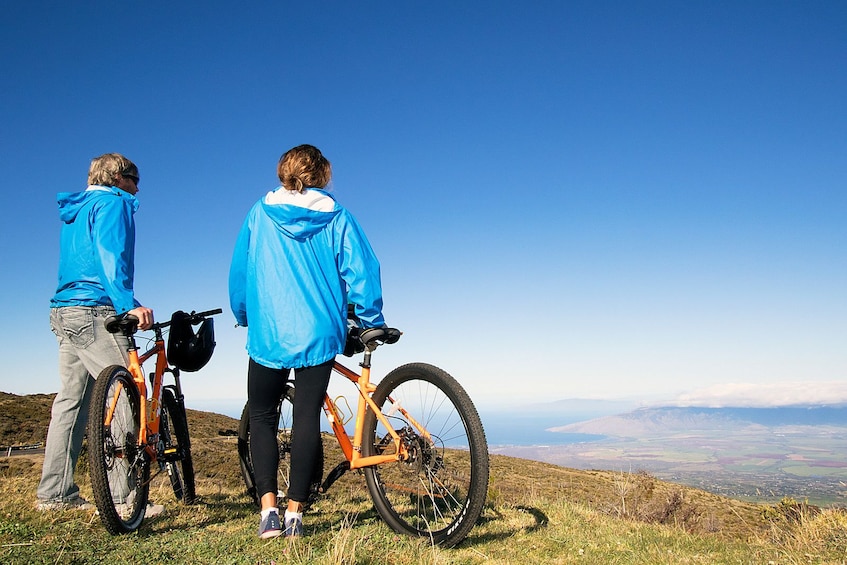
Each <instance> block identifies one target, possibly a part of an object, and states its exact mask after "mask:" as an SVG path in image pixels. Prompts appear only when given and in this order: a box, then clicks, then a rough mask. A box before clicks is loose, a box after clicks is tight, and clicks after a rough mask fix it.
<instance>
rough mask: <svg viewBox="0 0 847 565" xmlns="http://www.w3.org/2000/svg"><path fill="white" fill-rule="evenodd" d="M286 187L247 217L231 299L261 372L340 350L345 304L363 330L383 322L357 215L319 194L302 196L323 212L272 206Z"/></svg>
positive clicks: (317, 360)
mask: <svg viewBox="0 0 847 565" xmlns="http://www.w3.org/2000/svg"><path fill="white" fill-rule="evenodd" d="M284 190H285V189H284V188H281V187H280V188H278V189H277V190H276V191H273V192H270V193H268V194H267V195H266V196H265V197H264V198H262V199H261V200H259V201H258V202H257V203H256V204H255V205H254V206H253V207H252V208H251V210H250V212H249V213H248V214H247V219H246V220H245V221H244V225H243V226H242V228H241V232H240V233H239V235H238V240H237V241H236V244H235V251H234V253H233V257H232V265H231V267H230V273H229V294H230V306H231V308H232V312H233V314H234V315H235V319H236V320H237V321H238V324H239V325H241V326H247V328H248V329H247V352H248V354H249V355H250V357H251V358H252V359H253V360H255V361H256V362H258V363H259V364H261V365H264V366H266V367H271V368H275V369H281V368H288V369H296V368H300V367H313V366H315V365H319V364H321V363H324V362H325V361H329V360H331V359H333V358H334V357H335V356H336V355H338V354H339V353H341V352H342V351H343V350H344V344H345V341H346V338H347V303H348V302H350V303H352V304H355V309H356V314H357V316H358V317H359V319H360V320H361V324H362V326H363V327H366V328H368V327H376V326H382V325H384V324H385V320H384V318H383V316H382V284H381V281H380V272H379V261H378V260H377V258H376V255H375V254H374V252H373V249H372V248H371V246H370V243H369V242H368V240H367V238H366V237H365V234H364V232H363V231H362V229H361V227H360V226H359V224H358V223H357V222H356V220H355V218H353V216H352V215H351V214H350V213H349V212H348V211H347V210H346V209H345V208H344V207H342V206H341V205H340V204H338V203H337V202H336V201H335V200H334V199H333V198H332V196H330V195H329V194H327V193H326V192H324V191H322V190H316V189H310V190H307V191H306V193H305V196H306V197H307V199H308V198H311V199H312V200H321V199H322V200H323V203H324V206H323V207H303V206H300V205H294V204H289V203H278V202H280V201H284V200H285V196H286V195H285V193H281V194H277V192H279V191H284ZM275 196H278V197H281V198H275ZM326 204H329V206H326ZM327 210H329V211H327ZM248 322H249V323H248Z"/></svg>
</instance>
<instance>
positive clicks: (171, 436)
mask: <svg viewBox="0 0 847 565" xmlns="http://www.w3.org/2000/svg"><path fill="white" fill-rule="evenodd" d="M159 439H160V440H161V441H162V447H163V453H161V454H160V457H161V458H162V459H161V461H162V464H161V465H162V467H163V468H164V470H165V471H166V472H167V474H168V478H169V479H170V481H171V487H172V488H173V491H174V496H176V499H177V500H180V501H182V502H183V503H184V504H194V502H195V501H196V499H197V495H196V491H195V485H194V460H193V459H192V457H191V438H190V437H189V435H188V419H187V417H186V414H185V406H184V405H183V404H182V403H181V402H178V401H177V399H176V397H175V396H174V394H173V392H172V391H171V390H170V389H168V388H166V389H164V390H163V391H162V415H161V420H160V423H159Z"/></svg>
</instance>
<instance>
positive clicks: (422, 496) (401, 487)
mask: <svg viewBox="0 0 847 565" xmlns="http://www.w3.org/2000/svg"><path fill="white" fill-rule="evenodd" d="M389 397H391V399H393V403H392V401H391V400H388V399H389ZM372 398H373V401H374V402H375V403H376V405H377V406H379V407H380V408H381V410H382V413H383V414H385V415H386V417H387V418H388V420H389V422H390V423H391V425H392V426H393V427H394V428H395V430H396V431H397V432H398V433H399V434H400V436H401V438H402V440H403V441H404V442H405V444H406V445H407V446H408V447H409V450H410V452H411V458H410V460H408V461H398V462H391V463H386V464H382V465H378V466H372V467H365V468H364V469H363V470H364V474H365V480H366V482H367V485H368V491H369V492H370V495H371V498H372V499H373V503H374V507H375V508H376V510H377V512H378V513H379V515H380V517H382V519H383V520H385V522H386V523H387V524H388V525H389V526H390V527H391V528H392V529H393V530H394V531H395V532H397V533H401V534H409V535H413V536H422V537H427V538H430V539H431V540H432V542H433V543H434V544H438V545H441V546H444V547H453V546H455V545H457V544H458V543H460V542H461V541H462V540H463V539H465V537H466V536H467V535H468V533H470V531H471V529H472V528H473V527H474V525H475V524H476V522H477V520H478V519H479V517H480V515H481V514H482V511H483V507H484V506H485V500H486V496H487V494H488V478H489V461H488V445H487V443H486V439H485V430H484V429H483V427H482V421H481V420H480V418H479V414H478V413H477V411H476V408H475V407H474V405H473V402H472V401H471V399H470V397H469V396H468V395H467V393H466V392H465V390H464V389H463V388H462V386H461V385H460V384H459V383H458V381H456V380H455V379H454V378H453V377H451V376H450V375H449V374H447V373H446V372H445V371H443V370H441V369H439V368H438V367H435V366H433V365H429V364H426V363H411V364H408V365H403V366H401V367H398V368H396V369H394V370H393V371H391V372H390V373H389V374H388V375H386V376H385V378H384V379H383V380H382V382H380V383H379V384H378V385H377V387H376V390H375V391H374V393H373V396H372ZM398 406H402V407H403V409H405V410H406V411H407V412H408V413H409V415H410V416H411V417H412V418H414V419H415V420H416V421H417V422H419V423H420V424H421V425H422V426H424V428H425V429H426V430H427V431H428V432H429V433H430V435H431V437H432V440H431V441H429V440H426V439H425V438H424V437H423V436H422V435H419V434H418V433H416V432H415V431H414V428H413V426H412V425H411V423H410V422H409V421H408V420H407V419H406V418H405V417H404V416H403V415H402V414H401V413H400V412H399V411H398V410H397V408H398ZM363 426H364V436H363V440H362V443H363V445H362V450H363V454H364V455H365V456H370V455H377V454H391V453H393V452H394V451H395V447H394V442H393V440H392V438H391V436H390V435H388V430H386V429H385V428H384V426H383V425H382V423H381V422H380V421H379V420H378V419H377V417H376V415H375V414H374V412H373V411H372V410H368V411H367V412H366V413H365V419H364V423H363Z"/></svg>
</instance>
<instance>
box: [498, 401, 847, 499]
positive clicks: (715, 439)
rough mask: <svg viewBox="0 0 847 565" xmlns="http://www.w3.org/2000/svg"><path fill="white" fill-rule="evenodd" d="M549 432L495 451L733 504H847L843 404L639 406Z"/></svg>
mask: <svg viewBox="0 0 847 565" xmlns="http://www.w3.org/2000/svg"><path fill="white" fill-rule="evenodd" d="M563 416H564V415H563ZM519 421H520V420H519V419H518V422H519ZM547 421H550V420H547ZM545 434H546V437H548V438H550V439H551V441H550V442H549V443H547V444H544V445H532V446H530V445H526V444H524V445H516V444H513V445H492V447H491V451H492V452H493V453H502V454H507V455H513V456H517V457H523V458H526V459H533V460H538V461H544V462H548V463H554V464H556V465H561V466H565V467H572V468H577V469H605V470H613V471H622V472H636V471H646V472H649V473H651V474H653V475H655V476H656V477H658V478H660V479H664V480H669V481H673V482H678V483H682V484H687V485H691V486H696V487H699V488H703V489H705V490H708V491H710V492H714V493H717V494H722V495H727V496H732V497H736V498H743V499H751V500H779V499H781V498H782V497H784V496H790V497H793V498H795V499H797V500H808V502H810V503H812V504H820V505H839V506H845V505H847V407H844V406H791V407H781V408H699V407H660V408H638V409H635V410H631V411H628V412H625V413H622V414H615V415H606V416H602V417H598V418H594V419H590V420H587V421H580V422H573V423H567V424H565V425H560V426H550V427H548V428H546V432H545ZM492 443H493V442H492Z"/></svg>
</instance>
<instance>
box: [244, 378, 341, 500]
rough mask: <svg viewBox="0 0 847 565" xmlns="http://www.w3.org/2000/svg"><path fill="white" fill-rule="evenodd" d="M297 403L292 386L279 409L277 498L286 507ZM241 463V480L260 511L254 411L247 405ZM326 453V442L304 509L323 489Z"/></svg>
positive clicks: (245, 406) (286, 392)
mask: <svg viewBox="0 0 847 565" xmlns="http://www.w3.org/2000/svg"><path fill="white" fill-rule="evenodd" d="M293 403H294V387H293V386H290V385H289V386H288V387H287V389H286V391H285V394H284V395H283V397H282V400H281V401H280V403H279V407H278V408H277V413H278V414H279V418H278V424H277V436H276V439H277V447H278V449H279V467H278V475H277V487H278V488H277V498H278V502H279V503H282V502H285V501H287V500H288V486H289V485H290V482H289V475H290V473H291V426H292V422H293V416H292V410H293ZM238 461H239V463H240V465H241V476H242V478H243V479H244V486H245V487H246V488H247V495H248V496H249V497H250V499H251V500H252V501H253V504H255V505H256V506H257V507H261V501H260V495H259V493H257V492H256V475H255V473H254V471H253V457H252V455H251V454H250V408H249V405H248V404H246V403H245V404H244V409H243V410H242V411H241V420H240V422H239V424H238ZM323 466H324V452H323V442H321V448H320V450H319V451H318V461H317V464H316V465H315V474H314V477H313V478H312V488H311V491H310V495H309V500H308V501H307V502H306V503H305V504H304V505H303V506H304V508H308V506H309V505H310V504H311V503H312V502H313V501H314V500H315V498H316V497H317V495H318V490H319V488H320V483H321V477H322V476H323Z"/></svg>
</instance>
